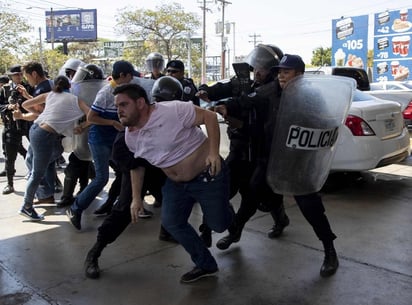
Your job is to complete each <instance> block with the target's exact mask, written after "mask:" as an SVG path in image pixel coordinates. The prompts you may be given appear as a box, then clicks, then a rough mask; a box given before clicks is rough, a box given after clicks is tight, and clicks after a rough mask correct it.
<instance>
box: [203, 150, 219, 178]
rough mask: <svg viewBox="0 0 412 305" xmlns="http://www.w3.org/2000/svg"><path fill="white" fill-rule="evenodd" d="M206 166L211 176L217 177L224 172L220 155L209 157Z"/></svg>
mask: <svg viewBox="0 0 412 305" xmlns="http://www.w3.org/2000/svg"><path fill="white" fill-rule="evenodd" d="M206 166H207V167H208V168H209V174H210V176H212V177H213V176H216V175H217V174H219V173H220V171H221V170H222V159H221V158H220V156H219V155H217V156H214V155H213V156H212V155H209V156H207V159H206Z"/></svg>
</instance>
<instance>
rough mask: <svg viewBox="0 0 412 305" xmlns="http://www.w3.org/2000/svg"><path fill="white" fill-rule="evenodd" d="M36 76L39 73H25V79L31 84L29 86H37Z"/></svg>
mask: <svg viewBox="0 0 412 305" xmlns="http://www.w3.org/2000/svg"><path fill="white" fill-rule="evenodd" d="M36 75H37V73H36V72H34V71H33V72H32V73H27V72H24V77H25V78H26V79H27V81H28V82H29V85H30V86H32V87H34V86H36V85H37V78H36Z"/></svg>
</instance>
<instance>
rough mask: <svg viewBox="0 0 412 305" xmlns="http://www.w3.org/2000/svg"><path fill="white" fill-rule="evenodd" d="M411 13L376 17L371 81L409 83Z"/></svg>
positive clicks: (379, 14)
mask: <svg viewBox="0 0 412 305" xmlns="http://www.w3.org/2000/svg"><path fill="white" fill-rule="evenodd" d="M411 20H412V10H410V9H402V10H398V11H391V12H388V11H386V12H382V13H377V14H375V32H374V60H373V79H374V81H387V80H398V81H402V80H410V79H412V77H411V73H410V72H412V52H411V51H410V50H409V46H410V42H411V36H412V22H411Z"/></svg>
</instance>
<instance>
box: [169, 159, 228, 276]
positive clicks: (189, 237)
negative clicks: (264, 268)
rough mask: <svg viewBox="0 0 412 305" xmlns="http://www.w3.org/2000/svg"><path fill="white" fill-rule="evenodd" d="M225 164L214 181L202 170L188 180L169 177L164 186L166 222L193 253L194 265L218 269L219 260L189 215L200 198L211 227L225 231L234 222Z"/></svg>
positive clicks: (182, 243)
mask: <svg viewBox="0 0 412 305" xmlns="http://www.w3.org/2000/svg"><path fill="white" fill-rule="evenodd" d="M222 166H223V168H222V171H221V172H220V173H219V174H218V175H216V176H215V177H213V180H211V181H208V179H207V175H206V174H205V173H201V174H200V175H199V176H197V177H196V178H194V179H193V180H191V181H189V182H179V183H178V182H174V181H172V180H170V179H166V183H165V185H164V186H163V189H162V193H163V202H162V224H163V226H164V227H165V229H166V230H167V231H168V232H169V233H170V234H171V235H172V236H173V237H174V238H175V239H176V240H177V241H178V242H179V243H180V244H181V245H182V246H183V247H184V248H185V250H186V251H187V252H188V253H189V254H190V256H191V259H192V261H193V262H194V263H195V265H196V266H197V267H199V268H202V269H205V270H216V269H217V264H216V261H215V259H214V258H213V256H212V254H211V253H210V251H209V250H208V249H207V247H206V246H205V244H204V243H203V241H202V239H201V238H200V237H199V235H198V233H197V232H196V230H195V229H194V228H193V227H192V226H191V225H190V224H189V222H188V219H189V216H190V214H191V212H192V208H193V205H194V204H195V203H196V202H199V204H200V207H201V209H202V212H203V219H204V221H205V222H206V224H207V225H208V226H209V228H211V229H212V230H214V231H216V232H223V231H224V230H226V229H227V228H228V226H229V225H230V223H231V222H232V220H233V216H234V211H233V208H232V207H231V206H230V204H229V176H228V170H227V167H226V166H224V163H222Z"/></svg>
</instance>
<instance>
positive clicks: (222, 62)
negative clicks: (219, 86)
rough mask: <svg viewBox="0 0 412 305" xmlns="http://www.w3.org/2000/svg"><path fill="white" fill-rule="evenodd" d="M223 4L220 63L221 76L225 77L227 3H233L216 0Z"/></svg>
mask: <svg viewBox="0 0 412 305" xmlns="http://www.w3.org/2000/svg"><path fill="white" fill-rule="evenodd" d="M216 1H217V2H220V3H221V4H222V37H221V40H222V41H221V43H222V55H221V65H220V77H221V79H224V78H225V70H226V60H225V59H226V42H225V29H224V27H225V5H226V4H232V3H231V2H228V1H226V0H216Z"/></svg>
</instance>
